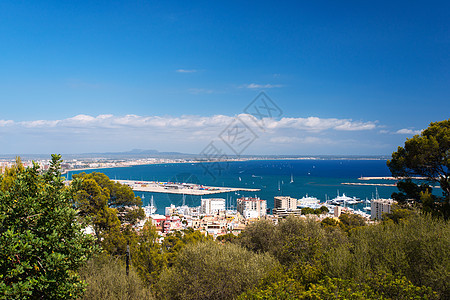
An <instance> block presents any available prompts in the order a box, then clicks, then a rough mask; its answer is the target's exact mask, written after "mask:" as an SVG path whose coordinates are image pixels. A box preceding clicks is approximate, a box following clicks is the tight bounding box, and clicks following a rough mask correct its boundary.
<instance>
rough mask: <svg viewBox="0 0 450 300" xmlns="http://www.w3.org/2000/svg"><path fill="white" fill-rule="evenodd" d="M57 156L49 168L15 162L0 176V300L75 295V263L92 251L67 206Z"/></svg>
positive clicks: (78, 286) (78, 288)
mask: <svg viewBox="0 0 450 300" xmlns="http://www.w3.org/2000/svg"><path fill="white" fill-rule="evenodd" d="M60 163H61V156H60V155H52V162H51V166H50V168H49V170H48V171H47V172H45V173H44V174H40V172H39V167H38V165H37V164H34V165H33V166H32V167H30V168H23V166H22V165H21V164H17V165H16V166H14V167H13V168H12V169H13V170H8V171H7V172H6V173H5V174H3V175H1V176H0V298H6V299H25V298H34V299H38V298H39V299H76V298H79V297H80V296H81V295H82V292H83V289H84V285H83V283H82V282H81V281H80V278H79V276H78V274H77V270H78V269H79V267H80V266H81V265H82V264H84V262H85V261H86V260H87V259H88V258H89V257H90V256H91V255H92V253H93V252H94V243H93V239H92V238H91V237H90V236H88V235H85V234H83V232H82V230H81V229H82V227H81V224H80V223H79V222H78V221H77V213H76V211H75V210H74V209H73V208H72V198H73V194H74V192H75V191H74V190H73V188H71V187H69V188H67V187H65V186H64V182H63V178H62V177H61V173H60V170H59V166H60Z"/></svg>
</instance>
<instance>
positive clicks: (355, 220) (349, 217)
mask: <svg viewBox="0 0 450 300" xmlns="http://www.w3.org/2000/svg"><path fill="white" fill-rule="evenodd" d="M339 220H340V221H341V222H340V223H339V226H340V227H341V228H342V230H344V231H345V232H349V231H350V230H352V229H353V228H356V227H361V226H364V225H366V220H365V219H364V218H363V217H361V216H360V215H357V214H347V213H342V214H341V215H340V216H339Z"/></svg>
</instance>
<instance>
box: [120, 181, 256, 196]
mask: <svg viewBox="0 0 450 300" xmlns="http://www.w3.org/2000/svg"><path fill="white" fill-rule="evenodd" d="M114 181H116V182H119V183H121V184H125V185H128V186H129V187H131V188H132V189H133V191H138V192H151V193H166V194H183V195H196V196H203V195H212V194H221V193H229V192H238V191H246V192H258V191H260V189H250V188H233V187H217V186H204V185H201V184H194V183H178V182H161V181H134V180H114Z"/></svg>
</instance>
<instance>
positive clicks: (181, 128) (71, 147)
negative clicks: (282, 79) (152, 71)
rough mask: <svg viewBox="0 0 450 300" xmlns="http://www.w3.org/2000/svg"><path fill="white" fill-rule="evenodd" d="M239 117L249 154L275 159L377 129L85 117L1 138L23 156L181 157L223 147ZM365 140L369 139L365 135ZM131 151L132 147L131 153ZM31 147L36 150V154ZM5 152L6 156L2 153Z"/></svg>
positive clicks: (244, 117)
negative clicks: (126, 153) (212, 144)
mask: <svg viewBox="0 0 450 300" xmlns="http://www.w3.org/2000/svg"><path fill="white" fill-rule="evenodd" d="M236 117H239V119H240V120H241V121H242V122H244V123H245V124H246V125H247V126H248V127H250V128H251V129H252V131H254V132H255V133H256V135H257V136H258V138H257V140H256V141H255V142H254V143H253V144H252V146H251V147H250V148H249V150H248V151H249V153H258V152H261V151H275V152H274V153H276V151H282V150H283V149H288V148H289V149H292V151H300V149H306V148H305V147H307V148H308V149H309V151H316V150H317V151H319V150H320V147H324V149H327V151H331V150H328V149H332V150H336V149H338V148H335V147H339V146H340V145H341V146H342V144H344V146H342V147H344V148H345V147H350V145H352V146H351V147H353V145H354V143H347V142H345V141H348V138H349V135H350V136H352V137H353V136H354V132H356V131H361V132H367V131H371V130H372V129H378V125H377V124H376V122H372V121H353V120H351V119H338V118H319V117H307V118H288V117H285V118H281V119H279V120H276V119H269V118H266V119H263V120H258V119H256V117H254V116H252V115H249V114H240V115H237V116H227V115H212V116H195V115H182V116H140V115H135V114H128V115H120V116H117V115H111V114H102V115H97V116H91V115H86V114H80V115H76V116H73V117H70V118H66V119H60V120H26V121H13V120H0V137H1V138H2V140H4V141H7V143H4V144H5V145H9V146H8V147H10V148H9V149H12V150H9V151H10V152H18V153H21V152H22V153H24V152H42V151H50V152H53V151H60V152H65V153H74V152H89V151H93V149H96V151H100V152H101V151H107V150H110V149H117V148H122V149H123V148H130V149H131V148H133V147H134V148H136V147H138V148H149V149H151V148H156V149H161V150H164V149H172V150H173V151H175V150H176V149H178V150H179V151H181V152H191V153H193V152H196V151H201V149H202V148H203V147H205V146H206V145H207V144H208V143H209V141H212V140H217V141H218V142H221V140H220V138H219V134H220V133H221V132H222V131H223V130H224V129H225V128H227V126H229V125H230V124H231V123H232V122H233V121H235V118H236ZM261 121H263V123H261ZM261 124H264V129H261V128H260V126H259V125H261ZM373 131H375V130H373ZM361 135H362V136H364V137H366V136H367V134H366V133H363V134H361ZM27 145H29V146H27ZM127 145H129V146H128V147H126V146H127ZM327 145H328V146H329V145H333V147H331V148H330V147H327ZM277 146H279V148H278V147H277ZM27 147H30V149H28V148H27ZM32 147H34V148H33V149H37V150H33V149H31V148H32ZM224 147H225V148H226V147H227V146H225V145H224ZM252 147H253V148H252ZM271 147H275V148H271ZM283 147H285V148H283ZM14 149H19V150H14ZM20 149H24V150H20ZM39 149H41V150H39ZM42 149H44V150H42ZM58 149H63V150H58ZM101 149H103V150H101ZM226 149H227V148H226ZM271 149H273V150H271ZM352 149H353V148H352ZM0 151H7V150H6V148H2V149H0ZM305 151H307V150H305ZM336 151H337V150H336ZM352 151H353V150H352ZM331 152H332V151H331Z"/></svg>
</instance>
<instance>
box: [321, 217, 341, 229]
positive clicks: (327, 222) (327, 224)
mask: <svg viewBox="0 0 450 300" xmlns="http://www.w3.org/2000/svg"><path fill="white" fill-rule="evenodd" d="M339 223H340V221H339V220H337V219H335V218H330V217H327V218H325V219H323V220H322V221H321V222H320V224H321V225H322V226H323V227H324V228H336V227H338V226H339Z"/></svg>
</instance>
